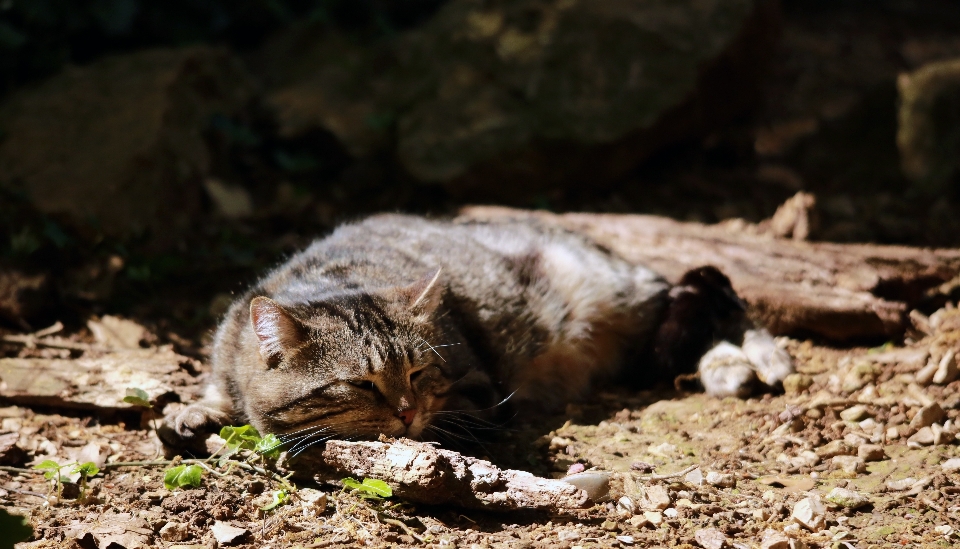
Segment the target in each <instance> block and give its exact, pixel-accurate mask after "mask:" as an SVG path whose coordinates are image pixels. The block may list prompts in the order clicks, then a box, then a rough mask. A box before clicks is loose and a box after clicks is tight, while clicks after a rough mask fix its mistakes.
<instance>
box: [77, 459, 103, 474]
mask: <svg viewBox="0 0 960 549" xmlns="http://www.w3.org/2000/svg"><path fill="white" fill-rule="evenodd" d="M73 471H74V472H75V473H80V474H81V475H82V476H84V477H87V478H89V477H92V476H96V474H97V473H99V472H100V468H99V467H97V464H96V463H93V462H92V461H88V462H86V463H81V464H79V465H77V466H76V467H74V469H73Z"/></svg>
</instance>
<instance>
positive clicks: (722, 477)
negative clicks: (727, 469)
mask: <svg viewBox="0 0 960 549" xmlns="http://www.w3.org/2000/svg"><path fill="white" fill-rule="evenodd" d="M706 480H707V484H710V485H712V486H717V487H718V488H733V487H734V486H736V485H737V479H735V478H733V475H731V474H727V473H718V472H716V471H710V472H709V473H707V479H706Z"/></svg>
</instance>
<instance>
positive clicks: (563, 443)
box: [550, 437, 573, 450]
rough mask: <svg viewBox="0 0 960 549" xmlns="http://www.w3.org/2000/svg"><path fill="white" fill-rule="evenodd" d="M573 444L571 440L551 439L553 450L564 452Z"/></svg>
mask: <svg viewBox="0 0 960 549" xmlns="http://www.w3.org/2000/svg"><path fill="white" fill-rule="evenodd" d="M571 444H573V441H572V440H570V439H569V438H563V437H553V438H552V439H550V449H551V450H563V449H564V448H566V447H567V446H570V445H571Z"/></svg>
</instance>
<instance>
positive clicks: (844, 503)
mask: <svg viewBox="0 0 960 549" xmlns="http://www.w3.org/2000/svg"><path fill="white" fill-rule="evenodd" d="M824 499H826V500H827V501H829V502H830V503H833V504H834V505H839V506H841V507H846V508H847V509H856V508H858V507H863V506H864V505H866V504H868V503H870V499H869V498H868V497H867V496H865V495H863V494H861V493H860V492H856V491H854V490H847V489H846V488H834V489H833V490H830V493H829V494H827V496H826V497H825V498H824Z"/></svg>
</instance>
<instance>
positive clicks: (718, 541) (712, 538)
mask: <svg viewBox="0 0 960 549" xmlns="http://www.w3.org/2000/svg"><path fill="white" fill-rule="evenodd" d="M693 537H694V539H696V540H697V543H699V544H700V546H701V547H703V548H704V549H722V548H723V547H725V546H726V545H727V536H726V535H724V533H723V532H721V531H720V530H718V529H716V528H704V529H702V530H697V531H696V533H694V534H693Z"/></svg>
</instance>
